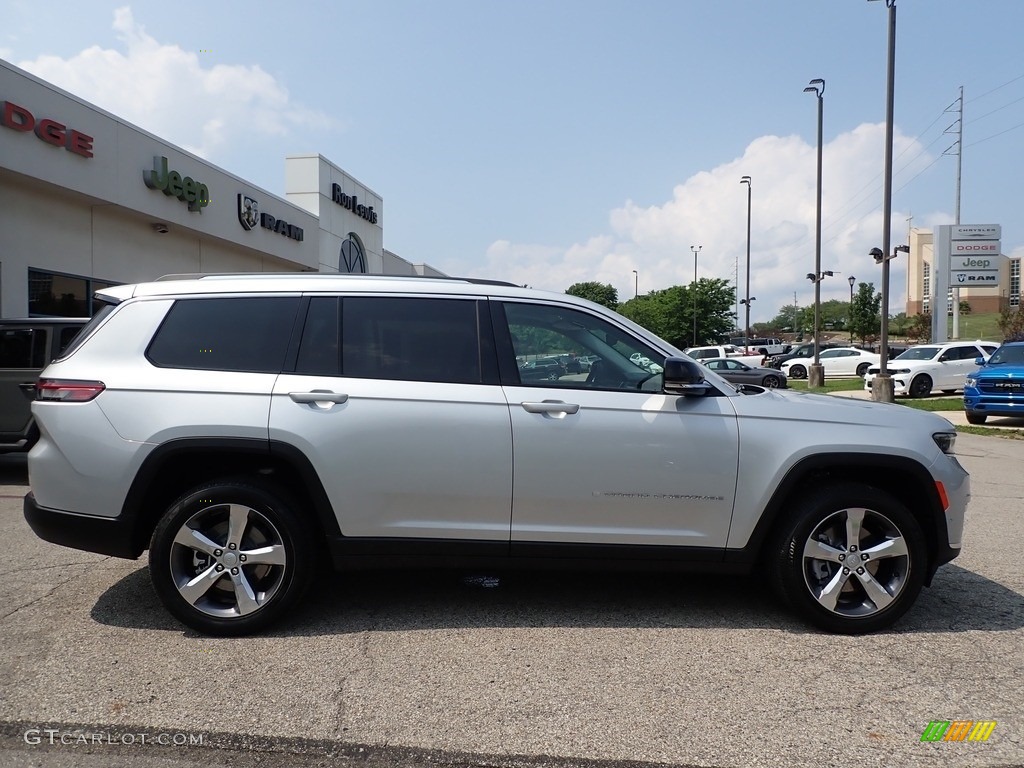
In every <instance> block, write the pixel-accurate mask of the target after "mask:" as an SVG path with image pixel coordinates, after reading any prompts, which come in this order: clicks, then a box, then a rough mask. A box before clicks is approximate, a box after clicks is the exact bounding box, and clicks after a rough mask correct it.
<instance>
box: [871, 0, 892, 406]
mask: <svg viewBox="0 0 1024 768" xmlns="http://www.w3.org/2000/svg"><path fill="white" fill-rule="evenodd" d="M885 5H886V7H887V8H888V9H889V63H888V67H887V72H886V96H885V155H884V158H883V160H882V162H883V165H884V179H883V182H882V190H883V191H882V328H881V334H880V338H879V345H880V347H881V349H879V358H880V359H879V363H878V375H877V376H875V378H874V379H872V380H871V399H872V400H877V401H879V402H883V403H891V402H894V397H893V395H894V391H893V382H892V376H890V375H889V369H888V368H887V367H886V366H887V363H888V361H889V259H890V258H892V256H889V244H890V241H889V238H890V234H891V233H890V230H891V228H892V132H893V104H894V102H895V91H896V0H885ZM895 255H896V254H895V252H894V253H893V256H895ZM876 260H877V257H876Z"/></svg>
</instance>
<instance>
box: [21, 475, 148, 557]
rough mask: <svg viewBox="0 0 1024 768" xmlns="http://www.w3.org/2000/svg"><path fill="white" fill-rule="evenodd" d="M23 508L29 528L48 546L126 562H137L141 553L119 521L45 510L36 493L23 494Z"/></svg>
mask: <svg viewBox="0 0 1024 768" xmlns="http://www.w3.org/2000/svg"><path fill="white" fill-rule="evenodd" d="M23 508H24V513H25V520H26V522H28V525H29V528H31V529H32V531H33V533H35V534H36V536H38V537H39V538H41V539H43V540H44V541H48V542H50V543H51V544H59V545H60V546H62V547H70V548H71V549H80V550H83V551H85V552H96V553H98V554H100V555H110V556H111V557H124V558H127V559H129V560H134V559H136V558H137V557H138V556H139V555H141V554H142V552H143V549H141V548H139V546H138V544H137V543H136V542H135V535H134V533H135V530H134V526H133V525H132V524H131V522H130V521H127V520H124V519H122V518H119V517H94V516H92V515H78V514H75V513H73V512H63V511H61V510H59V509H47V508H46V507H41V506H39V504H37V503H36V497H35V494H34V493H32V492H31V491H29V493H27V494H26V495H25V501H24V504H23Z"/></svg>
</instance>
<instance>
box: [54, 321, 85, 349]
mask: <svg viewBox="0 0 1024 768" xmlns="http://www.w3.org/2000/svg"><path fill="white" fill-rule="evenodd" d="M80 330H82V326H80V325H68V326H65V327H64V328H61V329H60V342H59V344H58V351H57V354H58V355H62V354H63V353H64V350H65V349H67V348H68V344H70V343H71V342H72V341H74V339H75V336H77V335H78V332H79V331H80Z"/></svg>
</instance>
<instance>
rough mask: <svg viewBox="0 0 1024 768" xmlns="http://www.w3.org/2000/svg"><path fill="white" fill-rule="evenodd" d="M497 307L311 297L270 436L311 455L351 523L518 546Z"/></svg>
mask: <svg viewBox="0 0 1024 768" xmlns="http://www.w3.org/2000/svg"><path fill="white" fill-rule="evenodd" d="M486 306H487V305H486V301H484V300H482V299H476V298H472V297H469V298H465V297H450V298H449V297H440V298H435V297H430V298H424V297H419V296H345V297H337V296H333V297H332V296H314V297H311V298H310V300H309V307H308V312H307V314H306V318H305V326H304V329H303V332H302V339H301V343H300V345H299V347H298V351H297V356H296V359H295V361H294V363H293V365H292V367H291V369H290V370H289V371H288V372H286V373H283V374H282V375H281V376H280V377H278V380H277V383H276V385H275V386H274V394H273V398H272V403H271V410H270V437H271V439H272V440H282V441H285V442H287V443H290V444H292V445H295V446H298V447H299V448H300V449H302V451H303V452H304V453H305V454H306V456H307V457H309V459H310V461H311V462H312V463H313V466H314V468H315V469H316V472H317V474H318V475H319V477H320V480H321V482H322V483H323V485H324V488H325V490H326V492H327V495H328V497H329V498H330V501H331V503H332V505H333V507H334V511H335V514H336V515H337V517H338V522H339V525H340V528H341V532H342V534H343V535H344V536H346V537H352V538H356V537H359V538H369V537H376V538H386V539H405V540H412V539H430V540H435V541H436V540H462V541H465V540H476V541H490V542H503V543H505V544H506V545H507V542H508V539H509V526H510V515H511V496H512V431H511V425H510V422H509V409H508V403H507V402H506V401H505V397H504V394H503V393H502V390H501V387H500V386H499V384H498V375H497V363H496V360H495V357H494V351H493V340H492V338H493V337H492V335H491V331H490V320H489V317H488V315H487V312H486Z"/></svg>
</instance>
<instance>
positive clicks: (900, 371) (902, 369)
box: [891, 368, 910, 373]
mask: <svg viewBox="0 0 1024 768" xmlns="http://www.w3.org/2000/svg"><path fill="white" fill-rule="evenodd" d="M891 373H910V369H909V368H896V369H895V370H893V371H891Z"/></svg>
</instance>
